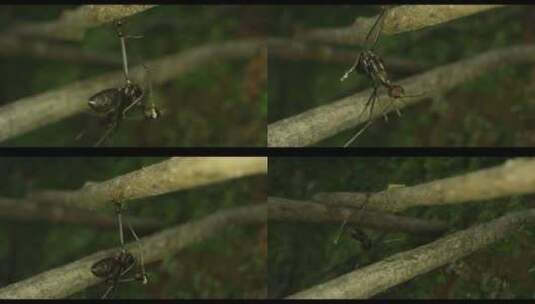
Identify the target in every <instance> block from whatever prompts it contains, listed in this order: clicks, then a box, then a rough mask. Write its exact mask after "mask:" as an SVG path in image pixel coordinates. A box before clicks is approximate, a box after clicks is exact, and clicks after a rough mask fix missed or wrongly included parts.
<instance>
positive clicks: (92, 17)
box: [8, 5, 155, 40]
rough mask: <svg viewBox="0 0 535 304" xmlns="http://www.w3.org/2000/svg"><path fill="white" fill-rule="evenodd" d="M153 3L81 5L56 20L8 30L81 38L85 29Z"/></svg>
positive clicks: (144, 9)
mask: <svg viewBox="0 0 535 304" xmlns="http://www.w3.org/2000/svg"><path fill="white" fill-rule="evenodd" d="M154 6H155V5H82V6H80V7H77V8H75V9H72V10H66V11H64V12H62V14H61V16H60V17H59V19H57V20H53V21H49V22H43V23H39V24H26V25H20V26H17V27H15V28H13V29H11V30H8V33H9V34H15V35H30V36H43V37H48V38H54V39H63V40H82V39H83V38H84V34H85V32H86V30H88V29H90V28H92V27H97V26H100V25H103V24H106V23H108V22H112V21H114V20H119V19H123V18H125V17H128V16H131V15H134V14H137V13H141V12H144V11H146V10H148V9H150V8H153V7H154Z"/></svg>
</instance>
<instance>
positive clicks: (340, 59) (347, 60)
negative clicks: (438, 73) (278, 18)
mask: <svg viewBox="0 0 535 304" xmlns="http://www.w3.org/2000/svg"><path fill="white" fill-rule="evenodd" d="M267 46H268V48H269V54H270V56H273V57H280V58H284V59H286V60H315V61H320V62H326V63H332V62H334V63H340V64H353V62H355V59H356V58H357V56H358V53H357V52H355V51H354V50H344V49H340V48H337V47H333V46H330V45H317V44H312V43H307V42H304V41H298V40H294V39H283V38H277V39H269V40H268V41H267ZM383 59H384V61H385V64H386V66H388V67H389V68H390V70H395V71H400V72H403V73H416V72H420V71H422V70H424V68H425V66H424V65H423V64H421V63H419V62H415V61H412V60H408V59H403V58H392V57H389V58H383Z"/></svg>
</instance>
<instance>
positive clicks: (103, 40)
mask: <svg viewBox="0 0 535 304" xmlns="http://www.w3.org/2000/svg"><path fill="white" fill-rule="evenodd" d="M69 8H74V7H73V6H54V5H48V6H45V5H38V6H25V5H17V6H2V7H1V10H0V32H1V31H3V30H8V29H9V28H10V27H12V26H15V25H17V24H20V23H38V22H46V21H51V20H55V19H57V18H58V17H59V15H60V13H61V12H62V11H63V10H65V9H69ZM262 14H263V10H262V9H261V7H254V6H201V5H187V6H179V5H165V6H164V5H161V6H157V7H155V8H152V9H149V10H147V11H145V12H142V13H139V14H136V15H133V16H131V17H129V18H127V20H126V22H127V23H126V29H127V30H126V31H127V33H128V34H131V35H144V38H143V39H130V40H128V42H127V53H128V59H129V66H130V68H131V67H133V66H136V65H138V64H140V63H143V62H148V61H150V60H153V59H157V58H160V57H163V56H165V55H171V54H176V53H179V52H182V51H186V50H188V49H190V48H193V47H197V46H202V45H205V44H213V43H217V42H224V41H227V40H231V39H246V38H254V37H258V36H262V35H264V25H263V22H264V20H263V19H262V18H261V17H262ZM57 43H58V44H59V43H60V42H57ZM68 44H70V45H71V46H72V47H79V48H80V49H83V50H86V51H92V52H95V53H97V54H99V53H102V54H110V53H111V54H116V56H117V58H121V57H120V56H121V53H120V43H119V39H118V38H117V35H116V33H115V29H114V28H113V27H112V26H110V25H108V26H106V25H105V26H100V27H97V28H92V29H90V30H89V31H88V32H86V36H85V38H84V39H83V40H82V41H81V42H79V43H68ZM120 69H122V65H119V66H116V67H110V66H102V65H99V64H82V63H79V64H78V63H72V62H69V63H65V62H62V61H59V60H47V59H43V58H32V57H29V56H26V55H24V56H15V57H13V56H10V57H7V58H1V59H0V71H1V73H0V106H2V105H5V104H8V103H11V102H13V101H15V100H18V99H20V98H23V97H27V96H31V95H34V94H38V93H43V92H46V91H48V90H51V89H54V88H59V87H61V86H64V85H67V84H70V83H73V82H76V81H79V80H83V79H87V78H91V77H93V76H97V75H100V74H104V73H107V72H110V71H117V70H120ZM150 73H151V74H154V73H158V71H156V70H151V72H150ZM138 81H140V80H138ZM102 89H106V88H102ZM95 93H97V92H95ZM88 98H89V96H88ZM152 98H153V100H154V102H155V104H156V106H158V107H160V108H162V109H163V110H164V111H165V113H164V115H163V117H162V118H161V119H160V120H156V121H148V122H145V121H144V120H143V119H140V120H133V121H132V120H129V121H125V122H124V124H123V125H121V127H120V128H119V131H118V132H116V134H115V135H114V136H113V141H112V142H111V143H109V144H108V145H111V146H265V143H266V131H265V130H266V129H265V126H266V117H267V92H266V69H265V57H264V56H263V55H262V54H260V53H259V55H257V56H254V57H251V58H244V59H242V60H233V61H228V60H222V61H220V62H217V63H214V64H208V65H203V66H200V67H199V68H198V69H196V70H194V71H193V72H190V73H188V74H187V75H185V76H183V77H179V78H176V79H172V80H171V81H169V82H166V83H164V84H163V85H153V90H152ZM88 110H89V108H88ZM88 113H89V111H88V112H84V113H83V114H80V115H75V116H73V117H70V118H68V119H65V120H63V121H60V122H57V123H54V124H49V125H47V126H45V127H43V128H40V129H36V130H33V131H31V132H29V133H27V134H25V135H22V136H20V137H17V138H13V139H10V140H8V141H6V142H5V143H3V145H7V146H92V145H93V144H94V143H95V142H96V141H97V140H98V138H99V137H100V136H101V134H103V132H104V128H103V125H102V123H101V122H100V121H99V120H98V117H96V116H93V115H89V114H88ZM82 130H88V133H87V134H86V135H85V136H84V137H83V138H82V139H81V140H79V141H76V140H75V138H76V136H77V135H78V134H79V133H80V132H81V131H82Z"/></svg>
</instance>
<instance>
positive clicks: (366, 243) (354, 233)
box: [348, 226, 373, 250]
mask: <svg viewBox="0 0 535 304" xmlns="http://www.w3.org/2000/svg"><path fill="white" fill-rule="evenodd" d="M348 232H349V235H350V236H351V238H352V239H354V240H355V241H358V242H360V245H361V246H362V249H364V250H370V249H371V248H372V245H373V243H372V240H371V239H370V237H369V236H368V235H367V234H366V232H364V230H362V229H360V228H358V227H355V226H351V227H349V228H348Z"/></svg>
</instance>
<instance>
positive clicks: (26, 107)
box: [0, 39, 264, 141]
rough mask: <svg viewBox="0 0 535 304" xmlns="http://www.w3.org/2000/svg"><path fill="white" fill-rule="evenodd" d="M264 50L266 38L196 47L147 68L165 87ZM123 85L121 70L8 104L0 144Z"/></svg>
mask: <svg viewBox="0 0 535 304" xmlns="http://www.w3.org/2000/svg"><path fill="white" fill-rule="evenodd" d="M263 48H264V41H263V40H262V39H251V40H235V41H227V42H222V43H217V44H210V45H204V46H200V47H194V48H191V49H188V50H185V51H183V52H180V53H178V54H175V55H169V56H165V57H163V58H161V59H156V60H153V61H150V62H147V65H148V66H149V67H150V69H151V71H152V73H151V82H152V83H153V84H162V83H164V82H167V81H169V80H171V79H173V78H176V77H179V76H183V75H185V74H187V73H189V72H191V71H193V70H195V69H197V68H199V67H200V66H202V65H204V64H208V63H217V62H222V61H224V60H232V59H239V58H247V57H251V56H253V55H255V54H256V53H257V52H259V51H261V50H262V49H263ZM143 72H144V67H143V66H137V67H135V68H133V69H131V70H130V74H131V75H133V78H134V79H140V78H141V77H139V76H140V75H143ZM123 85H124V73H123V71H122V70H117V71H115V72H111V73H107V74H105V75H102V76H98V77H94V78H91V79H88V80H83V81H78V82H76V83H73V84H69V85H66V86H64V87H62V88H59V89H53V90H50V91H48V92H45V93H40V94H37V95H34V96H30V97H26V98H22V99H19V100H17V101H15V102H12V103H10V104H7V105H5V106H3V107H1V108H0V141H5V140H6V139H9V138H12V137H15V136H19V135H22V134H24V133H27V132H29V131H31V130H33V129H37V128H39V127H42V126H44V125H47V124H50V123H54V122H57V121H59V120H61V119H64V118H67V117H69V116H72V115H75V114H78V113H80V112H82V111H84V110H89V107H88V106H87V100H88V99H89V97H90V96H92V95H93V94H95V93H97V92H99V91H102V90H103V89H107V88H111V87H119V86H123Z"/></svg>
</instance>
